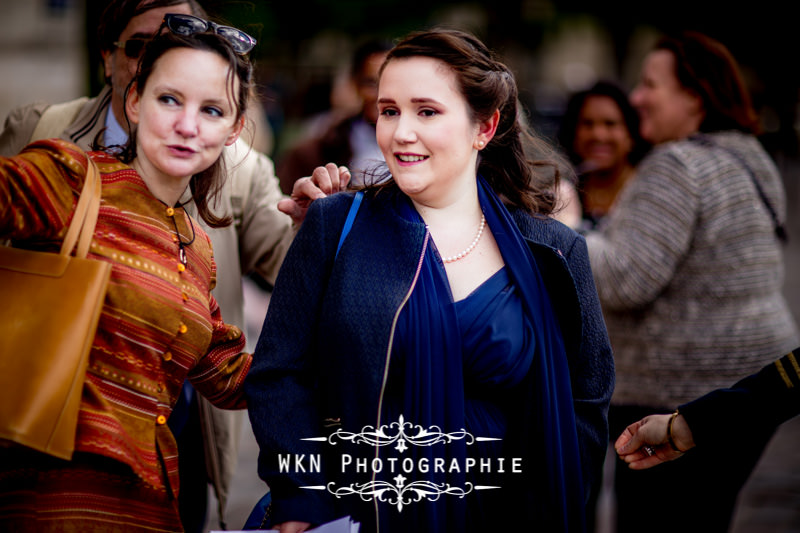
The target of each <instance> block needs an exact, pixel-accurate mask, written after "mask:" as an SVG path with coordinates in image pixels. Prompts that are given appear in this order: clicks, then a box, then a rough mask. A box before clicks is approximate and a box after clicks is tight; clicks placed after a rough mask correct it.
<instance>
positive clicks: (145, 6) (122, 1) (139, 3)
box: [97, 0, 208, 51]
mask: <svg viewBox="0 0 800 533" xmlns="http://www.w3.org/2000/svg"><path fill="white" fill-rule="evenodd" d="M181 4H187V5H188V6H189V9H190V10H191V12H192V14H193V15H194V16H196V17H200V18H208V16H207V15H206V13H205V11H204V10H203V8H202V7H200V4H198V3H197V1H196V0H112V1H111V2H109V3H108V5H107V6H106V8H105V9H104V10H103V13H102V14H101V15H100V20H99V21H98V23H97V43H98V45H99V46H100V50H103V51H108V50H113V49H114V43H115V42H116V41H118V40H119V36H120V35H122V32H123V31H125V28H126V27H127V26H128V24H130V22H131V19H132V18H133V17H136V16H138V15H141V14H142V13H146V12H147V11H150V10H151V9H157V8H159V7H169V6H179V5H181Z"/></svg>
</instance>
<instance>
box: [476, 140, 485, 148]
mask: <svg viewBox="0 0 800 533" xmlns="http://www.w3.org/2000/svg"><path fill="white" fill-rule="evenodd" d="M484 144H486V143H485V142H483V141H478V150H480V149H481V148H483V145H484Z"/></svg>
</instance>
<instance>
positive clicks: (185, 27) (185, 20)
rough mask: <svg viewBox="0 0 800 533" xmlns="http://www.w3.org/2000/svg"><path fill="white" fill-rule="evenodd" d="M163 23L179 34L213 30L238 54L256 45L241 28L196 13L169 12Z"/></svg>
mask: <svg viewBox="0 0 800 533" xmlns="http://www.w3.org/2000/svg"><path fill="white" fill-rule="evenodd" d="M162 24H163V25H164V26H166V27H167V28H169V29H170V31H171V32H172V33H176V34H178V35H193V34H195V33H203V32H207V31H213V32H214V33H216V34H217V35H219V36H220V37H222V38H223V39H225V40H226V41H228V44H230V45H231V47H232V48H233V51H234V52H236V53H237V54H246V53H248V52H250V50H252V49H253V47H254V46H255V45H256V40H255V39H253V38H252V37H250V36H249V35H247V34H246V33H245V32H243V31H242V30H240V29H237V28H233V27H231V26H220V25H219V24H217V23H215V22H211V21H210V20H204V19H201V18H200V17H195V16H194V15H181V14H176V13H168V14H166V15H164V22H163V23H162ZM126 54H127V52H126Z"/></svg>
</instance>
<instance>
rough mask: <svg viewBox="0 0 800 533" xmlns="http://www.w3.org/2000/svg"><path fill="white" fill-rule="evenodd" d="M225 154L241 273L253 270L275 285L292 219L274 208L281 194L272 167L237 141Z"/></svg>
mask: <svg viewBox="0 0 800 533" xmlns="http://www.w3.org/2000/svg"><path fill="white" fill-rule="evenodd" d="M226 153H227V154H228V164H229V165H230V169H231V175H230V189H231V203H232V207H233V210H234V213H233V214H234V221H235V223H236V225H237V227H236V231H237V234H238V237H239V257H240V261H241V269H242V273H248V272H250V271H252V270H255V271H256V272H257V273H258V274H259V275H260V276H262V277H263V278H264V279H265V280H266V281H268V282H269V283H271V284H273V285H274V283H275V278H276V277H277V276H278V270H279V269H280V266H281V263H282V262H283V258H284V256H285V255H286V252H287V250H288V249H289V246H290V245H291V243H292V240H293V239H294V236H295V233H296V231H295V230H294V229H293V228H292V219H291V218H290V217H289V216H288V215H286V214H284V213H281V212H280V211H279V210H278V207H277V206H278V202H279V201H280V200H282V199H283V198H284V195H283V194H282V193H281V190H280V184H279V182H278V178H276V177H275V168H274V165H273V163H272V161H271V160H270V159H269V158H268V157H267V156H265V155H264V154H262V153H260V152H257V151H255V150H253V149H252V148H249V147H248V146H246V145H245V144H244V143H243V142H237V143H236V144H234V145H233V146H232V147H231V148H229V149H228V151H227V152H226Z"/></svg>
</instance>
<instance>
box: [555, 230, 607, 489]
mask: <svg viewBox="0 0 800 533" xmlns="http://www.w3.org/2000/svg"><path fill="white" fill-rule="evenodd" d="M566 253H567V260H568V264H569V268H570V272H571V273H572V277H573V279H574V280H575V285H576V288H577V291H578V297H579V299H580V309H581V324H582V328H581V347H580V352H579V355H578V356H577V357H573V358H570V374H571V380H572V393H573V397H574V406H575V417H576V421H577V426H578V438H579V441H580V442H581V445H582V447H581V451H582V455H583V461H584V472H585V476H586V479H587V481H588V485H589V486H590V487H592V488H593V490H599V483H600V479H601V477H602V467H603V461H604V460H605V453H606V448H607V442H608V422H607V418H608V406H609V403H610V402H611V395H612V393H613V391H614V382H615V379H614V358H613V355H612V352H611V345H610V342H609V339H608V334H607V332H606V326H605V323H604V321H603V313H602V310H601V308H600V301H599V299H598V296H597V290H596V288H595V285H594V280H593V279H592V271H591V268H590V266H589V255H588V251H587V249H586V242H585V241H584V240H583V239H582V238H579V239H576V241H575V245H574V246H573V247H572V249H571V250H569V251H567V252H566Z"/></svg>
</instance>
